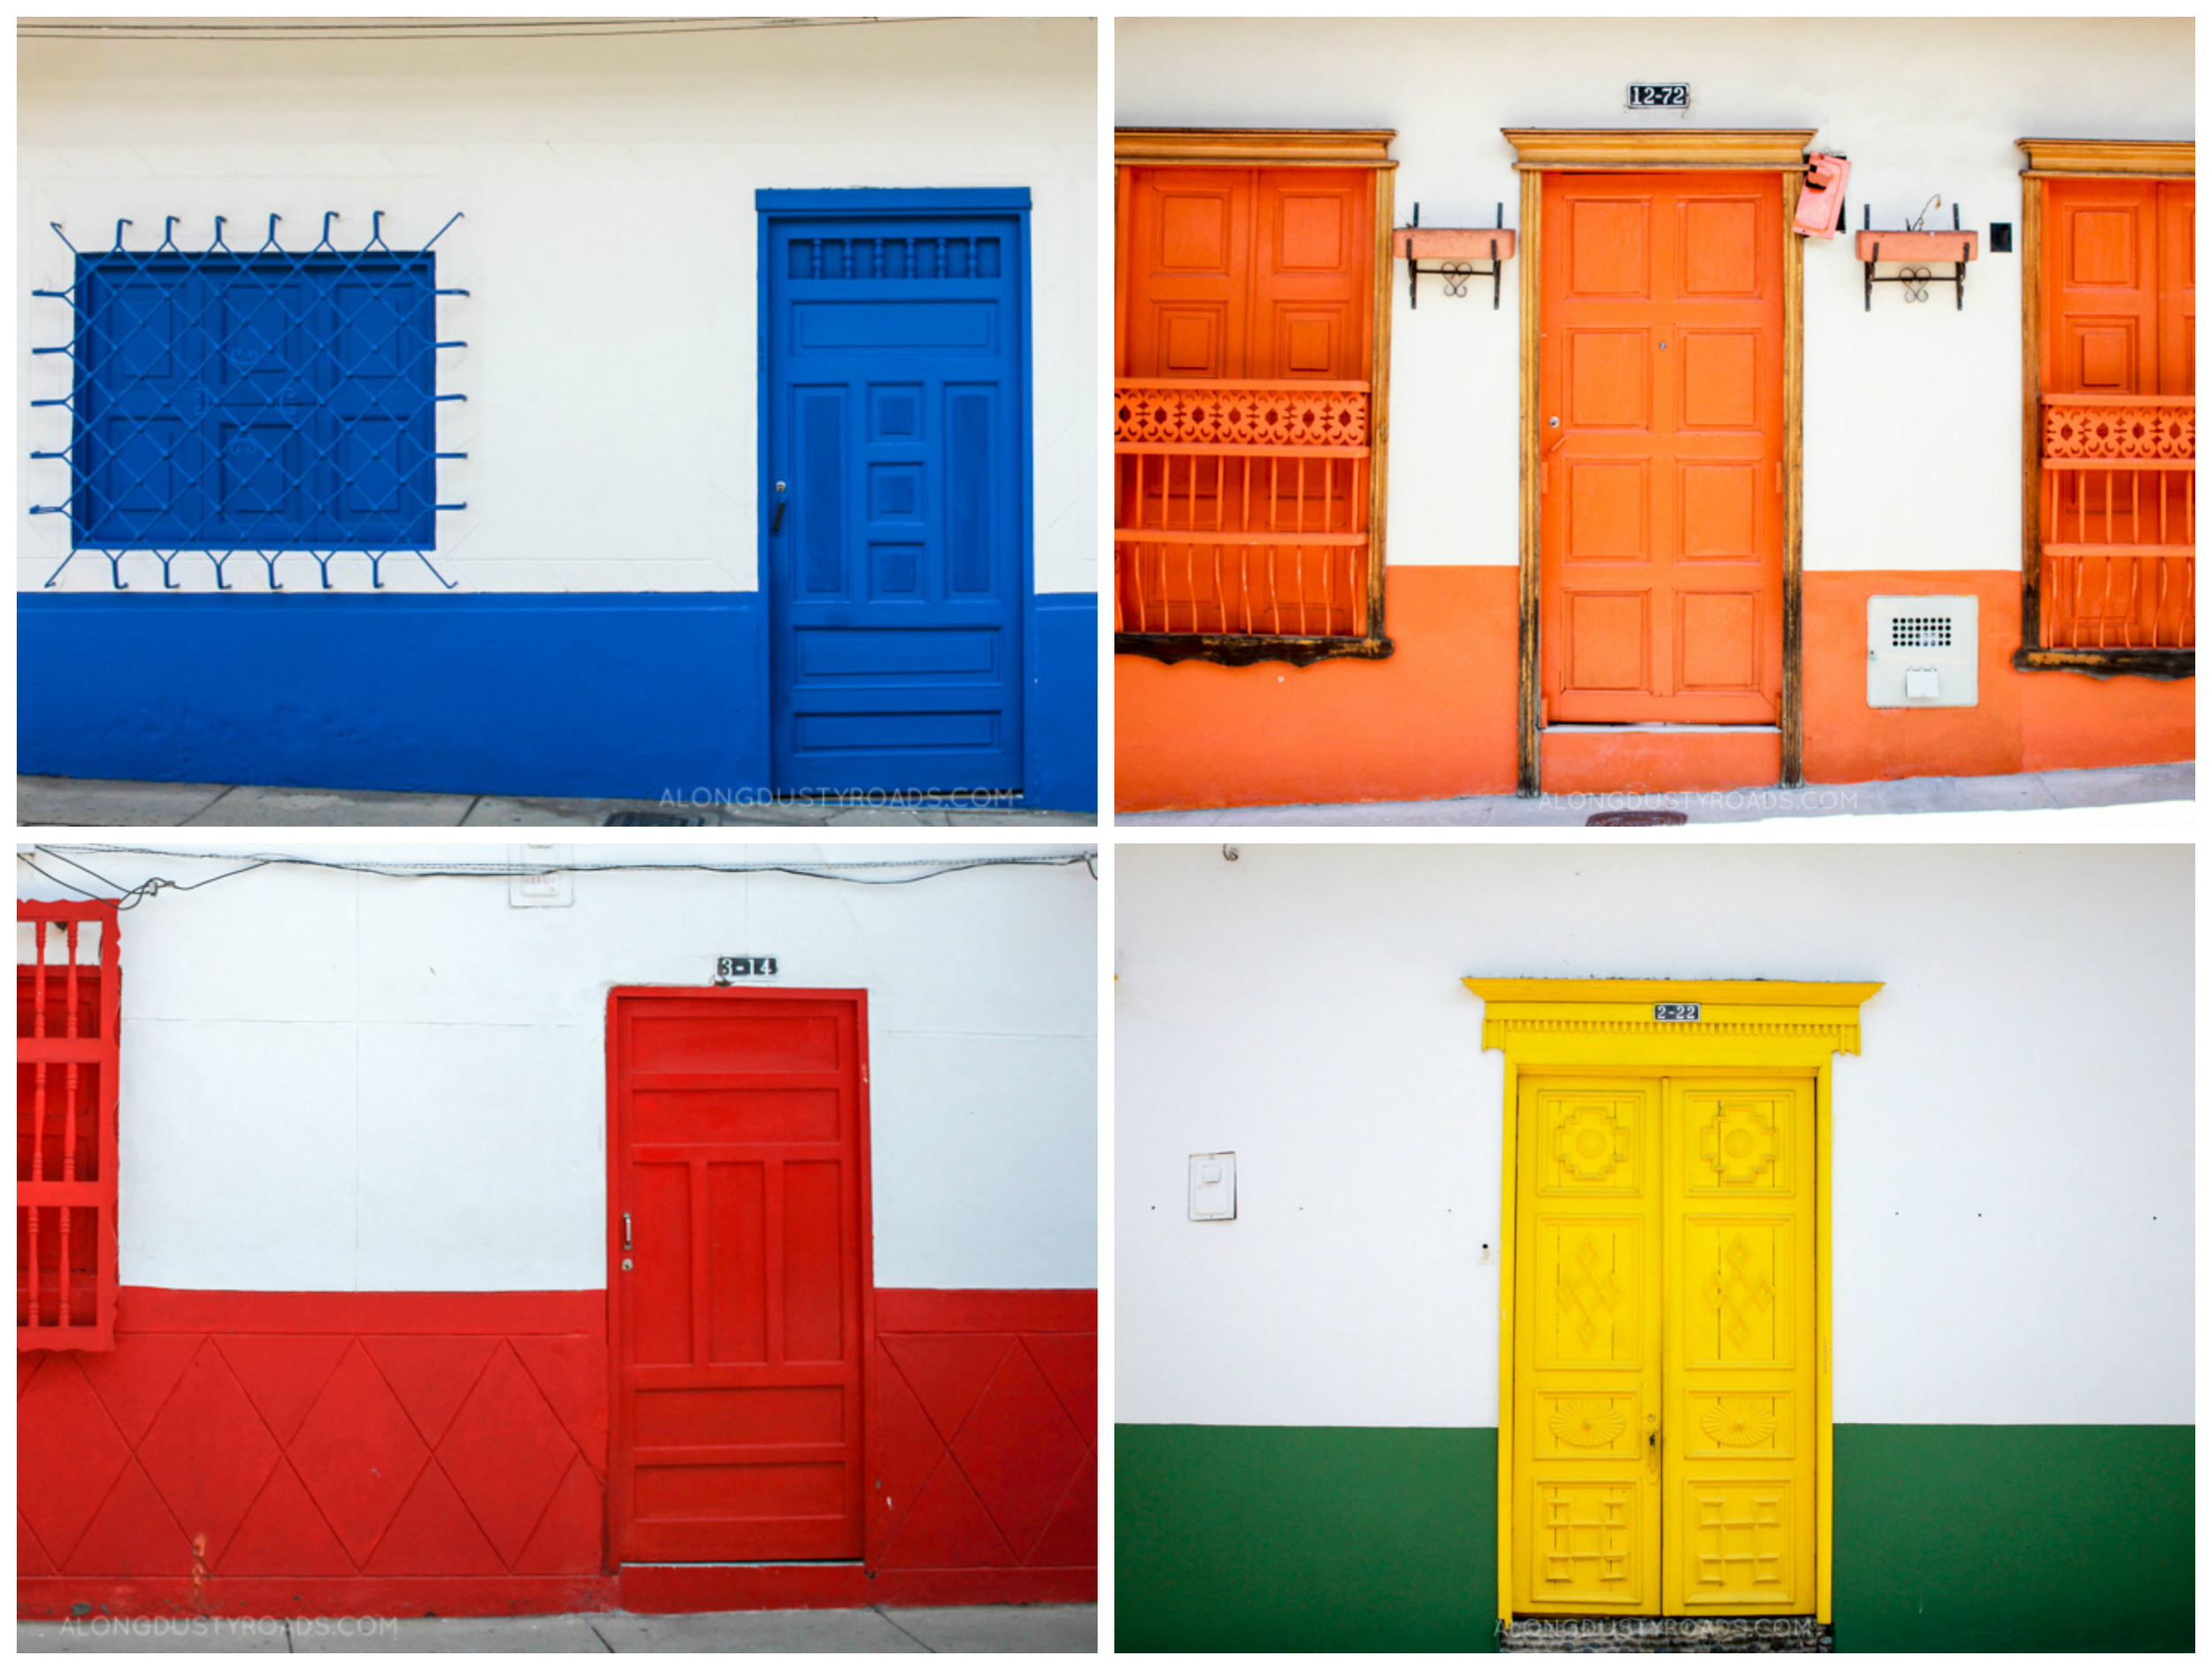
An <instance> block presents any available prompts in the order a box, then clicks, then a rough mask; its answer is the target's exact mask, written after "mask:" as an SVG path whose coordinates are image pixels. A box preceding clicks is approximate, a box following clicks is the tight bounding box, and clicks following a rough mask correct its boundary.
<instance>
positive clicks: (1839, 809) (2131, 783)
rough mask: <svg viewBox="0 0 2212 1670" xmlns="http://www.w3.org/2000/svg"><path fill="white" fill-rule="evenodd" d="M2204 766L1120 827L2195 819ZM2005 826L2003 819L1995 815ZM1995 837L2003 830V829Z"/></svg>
mask: <svg viewBox="0 0 2212 1670" xmlns="http://www.w3.org/2000/svg"><path fill="white" fill-rule="evenodd" d="M2196 797H2197V768H2196V766H2195V765H2194V764H2193V763H2189V764H2184V765H2178V766H2117V767H2114V768H2112V769H2109V770H2104V771H2039V772H2022V773H2017V774H2016V775H2012V776H2007V777H1906V778H1902V779H1900V780H1899V781H1894V782H1872V783H1814V784H1808V785H1807V786H1806V787H1804V788H1802V789H1728V790H1721V791H1714V792H1711V793H1702V794H1663V795H1628V794H1617V795H1546V796H1544V797H1542V798H1541V799H1537V800H1521V799H1518V798H1517V797H1514V796H1512V795H1479V796H1469V797H1465V798H1463V799H1458V800H1391V801H1374V802H1371V803H1365V804H1349V805H1308V806H1230V807H1224V808H1221V809H1218V810H1208V811H1204V812H1118V813H1116V814H1115V818H1114V822H1115V824H1116V826H1117V827H1133V828H1148V827H1155V826H1163V827H1228V826H1232V825H1234V826H1236V827H1246V828H1261V829H1267V828H1284V827H1320V826H1333V827H1365V828H1374V827H1386V826H1391V825H1397V826H1401V827H1491V828H1508V827H1537V826H1542V825H1583V824H1587V823H1588V822H1589V821H1590V820H1591V819H1592V818H1593V817H1595V816H1597V815H1599V814H1601V813H1605V812H1662V811H1664V812H1683V813H1686V815H1687V821H1688V822H1690V823H1692V824H1715V823H1753V822H1760V821H1764V820H1776V819H1785V818H1827V819H1834V820H1838V822H1837V824H1836V827H1834V828H1833V829H1832V831H1831V833H1832V834H1833V835H1849V834H1850V833H1851V830H1852V823H1853V820H1855V818H1863V817H1867V816H1877V817H1878V816H1884V815H1891V814H1901V813H1912V814H1921V813H1927V812H2083V811H2085V810H2089V809H2093V808H2097V807H2139V808H2141V809H2142V816H2141V817H2139V818H2135V819H2132V820H2131V821H2146V820H2147V821H2154V822H2185V821H2193V819H2194V815H2195V809H2194V806H2193V804H2192V803H2193V802H2194V801H2195V799H2196ZM1992 821H1993V824H2001V823H2002V821H2003V820H1992ZM1992 833H1993V834H2000V835H2001V834H2002V833H2003V831H2002V829H2001V828H1999V827H1993V830H1992Z"/></svg>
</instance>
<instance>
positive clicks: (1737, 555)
mask: <svg viewBox="0 0 2212 1670" xmlns="http://www.w3.org/2000/svg"><path fill="white" fill-rule="evenodd" d="M1543 228H1544V236H1543V248H1544V254H1543V263H1544V271H1543V335H1542V347H1541V369H1540V388H1541V396H1542V404H1541V407H1540V411H1539V412H1538V416H1537V420H1538V425H1539V429H1540V458H1541V459H1542V467H1541V470H1540V490H1541V492H1542V495H1543V520H1542V565H1541V575H1542V611H1543V613H1542V627H1543V694H1544V699H1545V706H1546V712H1547V718H1548V720H1549V721H1551V722H1561V721H1566V722H1583V723H1630V722H1637V721H1653V720H1658V721H1671V722H1677V723H1686V724H1747V725H1770V724H1773V723H1775V722H1776V720H1777V717H1778V712H1779V708H1780V702H1781V694H1782V545H1783V504H1784V499H1783V483H1782V435H1783V411H1782V352H1783V338H1782V185H1781V178H1780V176H1779V175H1778V174H1763V173H1690V174H1641V173H1613V174H1570V173H1555V174H1548V175H1547V176H1546V178H1545V181H1544V207H1543Z"/></svg>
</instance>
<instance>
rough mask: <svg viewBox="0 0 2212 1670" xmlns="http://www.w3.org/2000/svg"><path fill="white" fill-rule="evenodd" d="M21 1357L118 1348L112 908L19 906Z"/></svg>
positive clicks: (116, 977) (117, 991)
mask: <svg viewBox="0 0 2212 1670" xmlns="http://www.w3.org/2000/svg"><path fill="white" fill-rule="evenodd" d="M15 916H16V921H17V922H18V924H19V925H21V926H23V927H27V928H28V930H29V931H28V934H27V936H26V937H27V942H28V943H27V945H26V944H25V943H22V941H20V940H19V943H18V950H17V956H18V957H19V958H22V957H24V956H25V954H26V952H27V954H28V958H29V960H27V961H19V962H18V963H17V965H16V971H15V976H16V978H15V994H16V1003H15V1007H16V1024H15V1036H16V1044H15V1058H16V1069H15V1071H16V1094H15V1127H16V1144H15V1148H16V1184H15V1206H16V1210H15V1218H16V1252H15V1258H16V1287H15V1331H16V1349H17V1350H18V1351H108V1350H111V1349H112V1348H113V1346H114V1343H115V1294H116V1271H115V1152H116V1089H117V1084H116V1075H117V1066H118V1053H117V1045H118V1025H117V1023H118V1018H119V1014H120V1012H121V996H122V967H121V963H120V959H119V950H118V945H117V934H116V905H115V904H114V903H113V902H112V901H110V900H104V899H96V900H91V901H88V902H84V903H73V904H57V903H51V902H48V901H43V900H35V901H18V903H17V904H16V908H15Z"/></svg>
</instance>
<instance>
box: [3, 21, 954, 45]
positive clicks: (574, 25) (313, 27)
mask: <svg viewBox="0 0 2212 1670" xmlns="http://www.w3.org/2000/svg"><path fill="white" fill-rule="evenodd" d="M957 20H958V19H953V18H949V17H943V18H938V17H927V18H925V17H911V18H889V17H866V18H606V19H589V18H517V19H498V18H479V19H468V20H465V21H456V22H449V23H448V22H439V21H436V20H434V19H408V20H395V21H392V22H381V21H379V20H378V19H374V18H357V19H350V20H349V21H344V22H330V23H79V22H75V21H73V20H71V19H50V18H27V19H18V21H17V23H16V38H17V39H18V40H25V41H205V42H217V41H221V42H286V41H295V42H296V41H591V40H611V39H615V38H617V37H620V36H633V37H635V36H641V35H728V34H736V33H740V32H742V31H749V30H763V29H841V28H851V27H859V26H862V25H866V24H872V23H947V22H954V21H957Z"/></svg>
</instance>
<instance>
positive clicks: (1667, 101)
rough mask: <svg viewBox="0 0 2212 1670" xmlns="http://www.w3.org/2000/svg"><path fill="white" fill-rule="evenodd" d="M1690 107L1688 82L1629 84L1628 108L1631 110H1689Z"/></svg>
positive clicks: (1638, 82) (1636, 82)
mask: <svg viewBox="0 0 2212 1670" xmlns="http://www.w3.org/2000/svg"><path fill="white" fill-rule="evenodd" d="M1689 107H1690V84H1689V83H1688V82H1687V81H1631V82H1630V83H1629V84H1628V108H1629V109H1631V110H1687V109H1688V108H1689Z"/></svg>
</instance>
